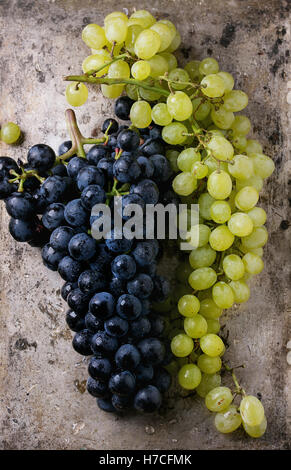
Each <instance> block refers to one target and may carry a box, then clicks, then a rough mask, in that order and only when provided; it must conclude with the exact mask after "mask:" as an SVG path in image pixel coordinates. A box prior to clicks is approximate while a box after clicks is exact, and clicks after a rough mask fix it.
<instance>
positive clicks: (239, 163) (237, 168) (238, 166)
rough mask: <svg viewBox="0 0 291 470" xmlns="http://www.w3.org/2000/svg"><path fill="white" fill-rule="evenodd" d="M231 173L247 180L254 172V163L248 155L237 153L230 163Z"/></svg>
mask: <svg viewBox="0 0 291 470" xmlns="http://www.w3.org/2000/svg"><path fill="white" fill-rule="evenodd" d="M228 171H229V173H230V174H231V175H232V176H233V177H234V178H236V179H238V180H246V179H247V178H250V177H251V176H252V175H253V173H254V164H253V161H252V159H251V158H249V157H248V156H247V155H235V156H234V158H233V159H232V161H231V163H229V164H228Z"/></svg>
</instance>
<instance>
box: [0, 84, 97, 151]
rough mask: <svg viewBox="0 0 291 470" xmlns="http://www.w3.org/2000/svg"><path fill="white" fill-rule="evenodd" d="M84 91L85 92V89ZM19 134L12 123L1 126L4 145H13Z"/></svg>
mask: <svg viewBox="0 0 291 470" xmlns="http://www.w3.org/2000/svg"><path fill="white" fill-rule="evenodd" d="M76 86H77V85H76V83H71V84H70V85H68V87H71V88H74V89H76ZM83 86H85V85H83ZM68 87H67V90H68ZM85 88H86V87H85ZM86 90H87V88H86ZM73 94H74V92H72V93H70V94H69V96H70V98H71V97H72V95H73ZM87 97H88V90H87ZM66 98H67V100H68V96H67V91H66ZM86 99H87V98H86ZM86 99H85V101H86ZM79 100H80V95H79ZM85 101H84V103H85ZM69 104H72V103H69ZM81 104H83V103H81ZM72 106H80V105H78V104H77V105H74V104H72ZM20 134H21V131H20V127H19V126H18V125H17V124H15V123H14V122H6V123H5V124H3V126H2V128H1V131H0V139H1V140H2V141H3V142H5V144H15V143H16V142H17V141H18V139H19V137H20Z"/></svg>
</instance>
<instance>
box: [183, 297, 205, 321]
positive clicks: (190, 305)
mask: <svg viewBox="0 0 291 470" xmlns="http://www.w3.org/2000/svg"><path fill="white" fill-rule="evenodd" d="M199 308H200V302H199V300H198V299H197V297H196V296H195V295H183V297H181V298H180V299H179V302H178V310H179V312H180V313H181V315H183V316H184V317H194V315H196V314H197V313H198V311H199Z"/></svg>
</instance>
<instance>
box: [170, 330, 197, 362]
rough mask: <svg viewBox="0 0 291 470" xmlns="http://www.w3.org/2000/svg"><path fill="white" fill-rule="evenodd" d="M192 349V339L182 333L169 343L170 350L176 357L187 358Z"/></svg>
mask: <svg viewBox="0 0 291 470" xmlns="http://www.w3.org/2000/svg"><path fill="white" fill-rule="evenodd" d="M193 348H194V343H193V339H192V338H190V337H189V336H187V335H185V334H183V333H180V334H178V335H177V336H175V337H174V338H173V339H172V341H171V350H172V353H173V354H174V356H176V357H186V356H189V354H190V353H191V352H192V350H193Z"/></svg>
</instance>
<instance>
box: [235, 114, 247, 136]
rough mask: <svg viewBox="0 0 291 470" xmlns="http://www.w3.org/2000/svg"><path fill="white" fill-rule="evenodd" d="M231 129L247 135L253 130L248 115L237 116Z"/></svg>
mask: <svg viewBox="0 0 291 470" xmlns="http://www.w3.org/2000/svg"><path fill="white" fill-rule="evenodd" d="M231 129H232V130H233V131H234V132H235V133H236V134H239V135H247V134H248V133H249V132H250V130H251V121H250V120H249V118H248V117H246V116H243V115H240V116H235V118H234V121H233V123H232V125H231Z"/></svg>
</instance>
